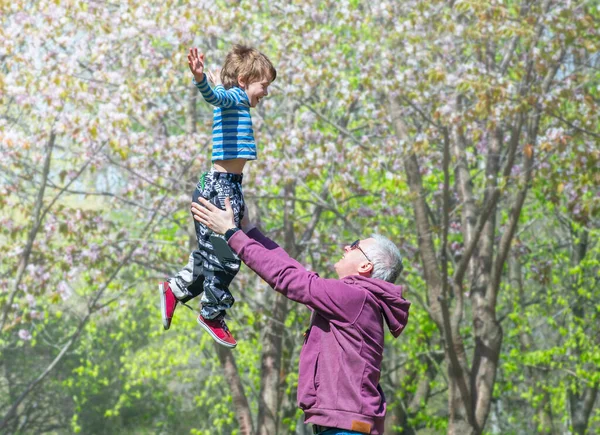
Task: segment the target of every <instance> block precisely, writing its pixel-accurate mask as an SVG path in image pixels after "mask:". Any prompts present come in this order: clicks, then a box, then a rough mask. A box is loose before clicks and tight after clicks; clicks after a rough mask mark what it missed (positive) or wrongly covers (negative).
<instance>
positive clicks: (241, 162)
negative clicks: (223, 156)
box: [213, 159, 248, 174]
mask: <svg viewBox="0 0 600 435" xmlns="http://www.w3.org/2000/svg"><path fill="white" fill-rule="evenodd" d="M247 161H248V159H231V160H217V161H215V162H213V166H214V167H215V169H216V170H217V171H219V172H229V173H232V174H241V173H242V172H243V171H244V166H245V165H246V162H247Z"/></svg>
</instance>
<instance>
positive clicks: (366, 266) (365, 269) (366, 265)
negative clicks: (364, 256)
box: [358, 261, 373, 277]
mask: <svg viewBox="0 0 600 435" xmlns="http://www.w3.org/2000/svg"><path fill="white" fill-rule="evenodd" d="M371 273H373V263H371V262H370V261H363V262H362V263H360V264H359V265H358V274H359V275H360V276H364V277H369V276H371Z"/></svg>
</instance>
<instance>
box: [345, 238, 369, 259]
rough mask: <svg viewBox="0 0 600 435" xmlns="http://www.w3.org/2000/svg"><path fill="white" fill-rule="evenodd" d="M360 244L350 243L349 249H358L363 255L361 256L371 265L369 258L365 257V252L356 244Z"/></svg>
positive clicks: (357, 242) (357, 241) (356, 241)
mask: <svg viewBox="0 0 600 435" xmlns="http://www.w3.org/2000/svg"><path fill="white" fill-rule="evenodd" d="M359 243H360V240H355V241H354V242H352V244H351V245H350V249H358V250H359V251H360V252H362V253H363V255H364V256H365V258H366V259H367V260H369V261H370V262H371V263H373V262H372V261H371V259H370V258H369V257H367V254H365V251H363V250H362V249H361V248H360V246H358V244H359Z"/></svg>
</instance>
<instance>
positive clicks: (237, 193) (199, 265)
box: [169, 169, 244, 319]
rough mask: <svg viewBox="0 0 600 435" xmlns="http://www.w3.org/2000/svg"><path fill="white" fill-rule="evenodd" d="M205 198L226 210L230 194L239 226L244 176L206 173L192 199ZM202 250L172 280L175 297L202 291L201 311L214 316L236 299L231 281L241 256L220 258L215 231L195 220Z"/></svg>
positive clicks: (203, 314)
mask: <svg viewBox="0 0 600 435" xmlns="http://www.w3.org/2000/svg"><path fill="white" fill-rule="evenodd" d="M199 197H202V198H205V199H207V200H208V201H210V202H211V203H212V204H214V205H216V206H217V207H219V208H221V209H223V210H224V209H225V198H227V197H229V200H230V202H231V207H232V208H233V216H234V220H235V224H236V226H238V227H239V226H240V221H241V220H242V218H243V214H244V196H243V193H242V175H241V174H230V173H224V172H217V171H215V170H214V169H212V170H211V171H209V172H207V173H205V174H202V178H201V179H200V181H199V182H198V185H197V186H196V190H194V193H193V195H192V200H193V201H194V202H198V198H199ZM194 225H195V227H196V238H197V240H198V249H196V250H195V251H194V252H192V253H191V254H190V258H189V261H188V264H187V265H186V266H185V267H184V268H183V269H182V270H181V271H179V273H177V275H175V276H174V277H173V278H171V279H170V280H169V282H170V284H171V289H172V290H173V293H174V294H175V296H176V297H177V298H178V299H180V300H181V301H183V302H187V301H189V300H190V299H193V298H195V297H196V296H199V295H200V294H202V298H201V299H200V300H201V302H202V311H201V314H202V316H203V317H204V318H207V319H214V318H215V317H217V316H218V315H219V314H221V313H223V314H224V312H225V310H227V309H229V308H231V306H232V305H233V303H234V302H235V299H234V298H233V296H232V295H231V292H230V291H229V284H230V283H231V281H232V280H233V278H234V277H235V275H236V274H237V273H238V271H239V270H240V259H239V258H238V256H237V255H235V253H233V252H231V254H230V255H228V257H227V260H225V261H224V260H223V259H222V258H221V259H220V258H219V257H218V256H217V255H216V252H215V249H214V246H213V243H212V241H211V238H214V237H221V238H222V236H219V235H216V234H214V233H213V232H212V231H211V230H210V229H209V228H207V227H206V226H205V225H204V224H201V223H200V222H198V221H196V220H194Z"/></svg>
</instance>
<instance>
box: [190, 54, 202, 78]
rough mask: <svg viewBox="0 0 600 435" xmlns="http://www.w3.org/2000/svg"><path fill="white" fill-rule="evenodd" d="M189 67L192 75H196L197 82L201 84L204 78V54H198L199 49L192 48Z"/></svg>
mask: <svg viewBox="0 0 600 435" xmlns="http://www.w3.org/2000/svg"><path fill="white" fill-rule="evenodd" d="M188 66H189V67H190V71H191V72H192V74H194V79H195V80H196V81H197V82H201V81H202V79H203V78H204V53H198V49H197V48H190V52H189V54H188Z"/></svg>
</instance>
